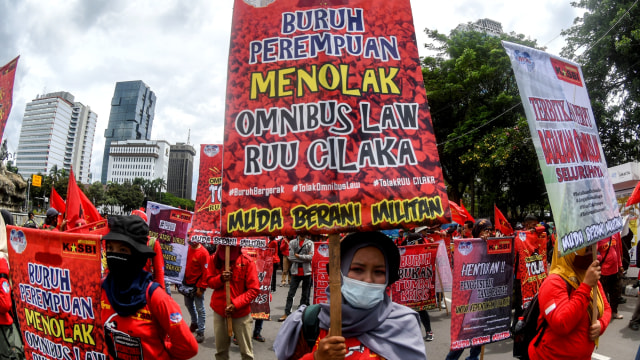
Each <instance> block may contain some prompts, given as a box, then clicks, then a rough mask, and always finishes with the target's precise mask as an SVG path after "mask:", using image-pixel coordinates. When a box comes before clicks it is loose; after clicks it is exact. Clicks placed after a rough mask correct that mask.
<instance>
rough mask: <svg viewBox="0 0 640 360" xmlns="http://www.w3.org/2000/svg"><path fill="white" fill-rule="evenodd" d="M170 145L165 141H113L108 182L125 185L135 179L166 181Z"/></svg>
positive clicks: (109, 159)
mask: <svg viewBox="0 0 640 360" xmlns="http://www.w3.org/2000/svg"><path fill="white" fill-rule="evenodd" d="M169 152H170V146H169V143H168V142H166V141H164V140H124V141H113V142H111V147H110V149H109V157H108V160H107V164H108V166H107V171H106V173H105V175H106V181H110V182H114V183H118V184H123V183H124V182H125V181H127V180H128V181H129V182H133V179H135V178H143V179H145V180H154V179H158V178H160V179H164V180H165V181H167V173H168V171H169Z"/></svg>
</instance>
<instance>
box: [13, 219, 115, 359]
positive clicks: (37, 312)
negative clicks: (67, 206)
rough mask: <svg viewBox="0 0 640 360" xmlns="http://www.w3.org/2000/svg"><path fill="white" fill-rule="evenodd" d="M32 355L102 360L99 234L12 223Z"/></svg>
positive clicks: (24, 328) (16, 288) (19, 305)
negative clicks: (29, 227)
mask: <svg viewBox="0 0 640 360" xmlns="http://www.w3.org/2000/svg"><path fill="white" fill-rule="evenodd" d="M7 239H9V244H10V246H8V248H9V263H10V266H11V278H12V282H13V290H12V291H13V295H14V299H15V301H16V309H17V317H18V321H19V323H20V330H21V333H22V338H23V339H24V343H25V355H26V356H27V359H101V358H104V355H103V346H104V335H103V332H102V323H101V321H100V281H99V279H100V236H96V235H89V234H70V233H61V232H57V231H44V230H36V229H28V228H21V227H14V226H7Z"/></svg>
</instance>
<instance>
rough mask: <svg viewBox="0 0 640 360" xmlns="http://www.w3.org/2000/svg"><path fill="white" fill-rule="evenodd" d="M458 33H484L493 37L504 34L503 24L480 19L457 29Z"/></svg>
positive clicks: (461, 25)
mask: <svg viewBox="0 0 640 360" xmlns="http://www.w3.org/2000/svg"><path fill="white" fill-rule="evenodd" d="M456 30H458V31H477V32H483V33H486V34H488V35H491V36H500V34H502V24H501V23H499V22H497V21H495V20H491V19H479V20H476V22H474V23H472V22H468V23H466V24H460V25H458V26H457V27H456Z"/></svg>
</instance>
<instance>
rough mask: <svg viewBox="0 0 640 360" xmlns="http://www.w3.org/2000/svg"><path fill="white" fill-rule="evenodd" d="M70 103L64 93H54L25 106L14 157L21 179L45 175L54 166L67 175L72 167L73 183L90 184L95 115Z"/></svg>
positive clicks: (87, 108) (80, 104)
mask: <svg viewBox="0 0 640 360" xmlns="http://www.w3.org/2000/svg"><path fill="white" fill-rule="evenodd" d="M74 100H75V98H74V96H73V95H71V94H70V93H68V92H55V93H49V94H44V95H40V96H38V97H36V99H34V100H33V101H31V102H29V103H28V104H27V106H26V108H25V112H24V118H23V119H22V128H21V129H20V138H19V140H18V150H17V155H16V166H17V167H18V171H19V172H20V174H21V175H22V176H24V177H30V176H31V175H33V174H38V173H41V174H43V175H46V174H49V172H50V171H51V169H52V168H53V167H54V166H56V167H57V168H58V169H65V170H67V171H69V170H70V169H71V166H72V165H73V171H74V174H75V176H76V180H77V181H79V182H81V183H84V184H88V183H90V180H91V179H90V176H89V174H90V173H91V168H90V165H91V150H92V148H93V139H94V135H95V129H96V122H97V120H98V115H97V114H96V113H94V112H93V111H91V108H90V107H89V106H85V105H83V104H82V103H79V102H74Z"/></svg>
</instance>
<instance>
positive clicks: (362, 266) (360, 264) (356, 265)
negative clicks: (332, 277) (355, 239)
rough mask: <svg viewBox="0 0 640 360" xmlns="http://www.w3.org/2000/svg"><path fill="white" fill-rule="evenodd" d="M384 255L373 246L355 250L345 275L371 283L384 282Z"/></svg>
mask: <svg viewBox="0 0 640 360" xmlns="http://www.w3.org/2000/svg"><path fill="white" fill-rule="evenodd" d="M386 270H387V268H386V266H385V262H384V255H382V252H381V251H380V250H379V249H378V248H375V247H372V246H367V247H364V248H362V249H359V250H358V251H356V253H355V254H354V255H353V260H351V266H350V267H349V272H348V273H347V276H348V277H350V278H352V279H354V280H358V281H363V282H368V283H372V284H385V283H386V280H387V275H386Z"/></svg>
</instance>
